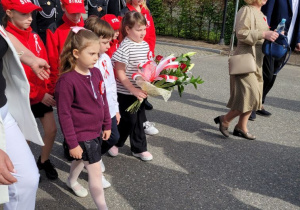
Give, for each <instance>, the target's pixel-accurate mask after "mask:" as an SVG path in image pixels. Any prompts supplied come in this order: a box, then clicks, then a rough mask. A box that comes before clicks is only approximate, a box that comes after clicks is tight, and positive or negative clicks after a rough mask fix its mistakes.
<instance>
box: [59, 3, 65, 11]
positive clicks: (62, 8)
mask: <svg viewBox="0 0 300 210" xmlns="http://www.w3.org/2000/svg"><path fill="white" fill-rule="evenodd" d="M60 5H61V10H62V11H64V12H66V7H65V5H64V4H62V3H60Z"/></svg>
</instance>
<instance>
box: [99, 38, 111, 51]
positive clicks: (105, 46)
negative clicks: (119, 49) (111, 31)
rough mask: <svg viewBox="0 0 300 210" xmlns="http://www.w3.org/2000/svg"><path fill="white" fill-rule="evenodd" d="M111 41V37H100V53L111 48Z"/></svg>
mask: <svg viewBox="0 0 300 210" xmlns="http://www.w3.org/2000/svg"><path fill="white" fill-rule="evenodd" d="M110 41H111V38H110V39H108V38H105V39H103V38H101V37H100V51H99V54H100V55H101V54H103V53H105V52H106V51H107V50H108V49H109V48H110V43H109V42H110Z"/></svg>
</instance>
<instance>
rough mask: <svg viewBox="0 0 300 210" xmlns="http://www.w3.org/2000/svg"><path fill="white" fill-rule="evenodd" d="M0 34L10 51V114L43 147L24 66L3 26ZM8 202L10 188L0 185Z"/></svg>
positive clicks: (1, 141)
mask: <svg viewBox="0 0 300 210" xmlns="http://www.w3.org/2000/svg"><path fill="white" fill-rule="evenodd" d="M0 34H1V36H2V37H3V38H4V39H5V40H6V42H7V44H8V50H7V52H6V54H5V55H4V57H3V76H4V77H5V80H6V89H5V95H6V97H7V101H8V107H9V112H10V113H11V115H12V116H13V117H14V118H15V120H16V121H17V123H18V126H19V127H20V129H21V131H22V133H23V134H24V137H25V139H27V140H28V141H32V142H33V143H36V144H38V145H41V146H43V145H44V143H43V140H42V138H41V135H40V133H39V130H38V127H37V124H36V121H35V118H34V116H33V114H32V112H31V108H30V102H29V90H30V89H29V83H28V80H27V78H26V75H25V72H24V69H23V66H22V64H21V62H20V59H19V57H18V54H17V52H16V50H15V48H14V47H13V45H12V43H11V42H10V40H9V38H8V36H7V35H6V32H5V30H4V29H3V27H2V26H0ZM12 140H13V139H12ZM0 149H2V150H4V151H5V132H4V125H3V120H2V119H1V115H0ZM16 152H17V151H16ZM8 201H9V200H8V186H5V185H0V203H5V202H8Z"/></svg>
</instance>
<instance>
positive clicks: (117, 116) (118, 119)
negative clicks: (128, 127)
mask: <svg viewBox="0 0 300 210" xmlns="http://www.w3.org/2000/svg"><path fill="white" fill-rule="evenodd" d="M120 119H121V115H120V112H117V113H116V120H117V125H119V123H120Z"/></svg>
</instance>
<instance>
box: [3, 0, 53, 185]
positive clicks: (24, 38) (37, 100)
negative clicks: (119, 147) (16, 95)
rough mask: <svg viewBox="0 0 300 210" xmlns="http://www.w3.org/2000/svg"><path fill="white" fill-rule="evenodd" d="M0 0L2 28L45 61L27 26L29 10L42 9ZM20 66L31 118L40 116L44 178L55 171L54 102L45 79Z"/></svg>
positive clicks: (40, 45)
mask: <svg viewBox="0 0 300 210" xmlns="http://www.w3.org/2000/svg"><path fill="white" fill-rule="evenodd" d="M1 3H2V5H3V8H4V9H5V12H6V14H5V16H4V25H5V27H6V28H5V29H6V31H8V32H10V33H11V34H13V35H14V36H15V37H16V38H17V39H18V40H19V41H20V42H21V43H22V44H23V45H24V46H25V47H27V48H28V49H29V50H30V51H31V52H32V53H33V54H34V55H35V56H37V57H39V58H43V59H45V60H46V61H47V60H48V58H47V52H46V49H45V46H44V44H43V42H42V40H41V38H40V37H39V35H38V34H36V33H34V32H33V31H32V29H31V27H30V24H31V22H32V15H31V13H32V12H33V11H34V10H42V8H40V7H38V6H36V5H34V4H33V3H31V1H19V0H2V1H1ZM23 67H24V70H25V73H26V76H27V79H28V82H29V85H30V95H29V97H30V104H31V110H32V112H33V115H34V116H35V118H39V119H40V121H41V123H42V126H43V129H44V136H43V141H44V143H45V146H43V147H42V151H41V156H40V157H39V159H38V161H37V166H38V168H39V169H40V170H42V169H44V170H45V172H46V176H47V178H48V179H51V180H53V179H57V177H58V174H57V171H56V170H55V168H54V166H53V164H52V163H51V162H50V160H49V156H50V153H51V150H52V147H53V143H54V140H55V135H56V124H55V120H54V114H53V109H52V106H55V100H54V98H53V95H51V94H50V93H49V90H48V88H47V82H48V81H47V80H40V79H39V78H38V77H37V76H36V75H35V74H34V73H33V71H32V70H31V68H30V67H29V66H28V65H26V64H23Z"/></svg>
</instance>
